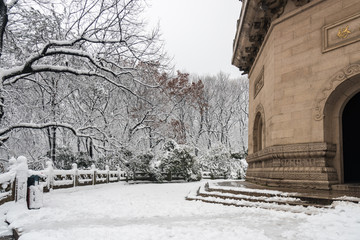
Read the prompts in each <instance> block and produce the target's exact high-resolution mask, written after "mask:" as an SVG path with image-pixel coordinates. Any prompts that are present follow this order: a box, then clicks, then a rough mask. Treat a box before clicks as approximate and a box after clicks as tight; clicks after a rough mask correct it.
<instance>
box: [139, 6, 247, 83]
mask: <svg viewBox="0 0 360 240" xmlns="http://www.w3.org/2000/svg"><path fill="white" fill-rule="evenodd" d="M148 4H149V5H150V6H149V7H150V8H149V9H148V11H147V13H146V16H147V18H149V19H148V20H149V21H150V24H151V25H156V24H157V23H159V24H160V28H161V32H162V38H163V39H164V40H165V44H166V45H165V48H166V51H167V52H168V53H169V55H170V56H171V57H173V59H174V60H173V63H174V64H175V69H176V70H180V71H185V72H188V73H196V74H198V75H206V74H210V75H216V74H217V73H219V72H220V71H223V72H225V73H229V74H230V76H231V77H232V78H235V77H240V75H241V73H240V71H239V70H238V69H237V68H236V67H234V66H232V65H231V57H232V43H233V39H234V37H235V32H236V21H237V19H238V18H239V16H240V10H241V2H240V1H239V0H148Z"/></svg>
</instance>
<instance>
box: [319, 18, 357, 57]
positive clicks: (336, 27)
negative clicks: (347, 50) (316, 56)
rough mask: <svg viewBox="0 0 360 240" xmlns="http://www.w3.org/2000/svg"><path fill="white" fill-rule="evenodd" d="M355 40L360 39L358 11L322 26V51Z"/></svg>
mask: <svg viewBox="0 0 360 240" xmlns="http://www.w3.org/2000/svg"><path fill="white" fill-rule="evenodd" d="M357 41H360V13H357V14H355V15H352V16H350V17H348V18H345V19H342V20H340V21H337V22H335V23H332V24H329V25H326V26H324V27H323V44H322V52H323V53H325V52H328V51H331V50H334V49H337V48H339V47H343V46H345V45H348V44H351V43H354V42H357Z"/></svg>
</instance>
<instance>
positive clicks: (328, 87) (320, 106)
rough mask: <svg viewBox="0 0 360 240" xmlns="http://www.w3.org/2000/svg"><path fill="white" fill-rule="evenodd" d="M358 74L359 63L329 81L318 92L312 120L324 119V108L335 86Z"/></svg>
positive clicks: (359, 71)
mask: <svg viewBox="0 0 360 240" xmlns="http://www.w3.org/2000/svg"><path fill="white" fill-rule="evenodd" d="M357 74H360V63H355V64H351V65H350V66H347V67H345V68H343V69H342V70H340V71H339V72H337V73H336V74H335V75H334V76H333V77H332V78H330V80H329V81H328V82H327V83H326V84H325V87H324V88H323V89H321V91H319V92H318V94H317V97H316V100H315V106H314V110H313V111H314V119H315V120H316V121H320V120H322V119H323V118H324V107H325V104H326V101H327V99H328V98H329V96H330V94H331V93H332V92H333V91H334V90H335V88H336V87H337V86H339V85H340V84H341V83H343V82H344V81H345V80H347V79H349V78H351V77H353V76H355V75H357Z"/></svg>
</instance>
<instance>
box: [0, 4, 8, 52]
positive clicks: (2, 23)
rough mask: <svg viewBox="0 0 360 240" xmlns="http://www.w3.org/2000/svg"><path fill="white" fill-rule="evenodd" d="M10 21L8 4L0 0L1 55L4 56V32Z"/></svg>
mask: <svg viewBox="0 0 360 240" xmlns="http://www.w3.org/2000/svg"><path fill="white" fill-rule="evenodd" d="M7 23H8V12H7V6H6V4H5V2H4V0H0V57H1V56H2V52H3V46H4V34H5V29H6V25H7Z"/></svg>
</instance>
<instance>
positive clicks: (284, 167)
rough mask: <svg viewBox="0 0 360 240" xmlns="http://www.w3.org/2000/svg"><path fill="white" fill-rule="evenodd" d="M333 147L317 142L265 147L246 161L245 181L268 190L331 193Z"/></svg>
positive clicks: (336, 177)
mask: <svg viewBox="0 0 360 240" xmlns="http://www.w3.org/2000/svg"><path fill="white" fill-rule="evenodd" d="M335 153H336V146H335V145H334V144H329V143H323V142H320V143H319V142H317V143H304V144H289V145H278V146H271V147H267V148H265V149H263V150H261V151H258V152H256V153H254V154H250V155H249V156H248V158H247V161H248V164H249V167H248V171H247V181H250V182H255V183H258V184H262V185H267V186H276V187H298V188H314V189H331V185H334V184H338V183H339V181H338V175H337V172H336V170H335V168H334V167H332V166H331V162H332V159H333V157H334V156H335Z"/></svg>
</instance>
